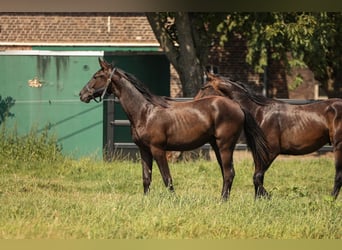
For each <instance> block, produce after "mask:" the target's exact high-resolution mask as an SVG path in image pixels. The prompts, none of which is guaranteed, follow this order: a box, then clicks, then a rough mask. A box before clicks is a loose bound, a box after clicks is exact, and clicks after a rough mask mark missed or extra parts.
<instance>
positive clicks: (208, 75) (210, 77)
mask: <svg viewBox="0 0 342 250" xmlns="http://www.w3.org/2000/svg"><path fill="white" fill-rule="evenodd" d="M206 75H207V80H209V81H210V80H214V79H215V78H216V76H215V75H214V74H211V73H209V72H206Z"/></svg>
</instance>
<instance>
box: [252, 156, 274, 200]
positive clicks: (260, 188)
mask: <svg viewBox="0 0 342 250" xmlns="http://www.w3.org/2000/svg"><path fill="white" fill-rule="evenodd" d="M275 157H276V155H275V156H274V155H270V160H269V162H268V163H267V164H266V165H265V166H261V165H260V164H258V163H256V162H255V171H254V175H253V183H254V189H255V198H261V197H265V198H269V197H270V195H269V194H268V192H267V191H266V189H265V187H264V176H265V173H266V171H267V169H268V168H269V166H270V165H271V163H272V162H273V160H274V159H275Z"/></svg>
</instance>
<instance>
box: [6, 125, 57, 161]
mask: <svg viewBox="0 0 342 250" xmlns="http://www.w3.org/2000/svg"><path fill="white" fill-rule="evenodd" d="M0 148H1V152H0V159H2V160H7V161H9V160H14V161H19V162H21V163H23V162H35V161H49V162H54V161H56V160H58V159H59V158H61V157H62V154H61V150H62V148H61V146H60V145H58V144H57V138H56V137H55V136H54V135H51V134H49V129H48V127H45V128H44V129H43V130H42V131H38V129H37V128H35V127H33V128H31V130H30V131H29V132H28V134H26V135H19V134H18V132H17V128H16V126H14V127H13V128H7V127H6V124H5V123H3V124H2V125H1V126H0Z"/></svg>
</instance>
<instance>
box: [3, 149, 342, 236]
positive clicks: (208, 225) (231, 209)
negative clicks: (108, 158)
mask: <svg viewBox="0 0 342 250" xmlns="http://www.w3.org/2000/svg"><path fill="white" fill-rule="evenodd" d="M57 158H58V157H57ZM235 169H236V178H235V180H234V183H233V188H232V194H231V197H230V200H229V201H228V202H226V203H222V202H221V201H220V190H221V184H222V183H221V176H220V171H219V167H218V166H217V164H216V162H214V161H213V162H211V161H206V160H202V159H199V160H195V161H183V162H178V163H172V164H171V173H172V175H173V179H174V186H175V190H176V193H175V194H170V193H169V192H168V191H167V190H166V189H165V188H164V186H163V184H162V181H161V177H160V174H159V170H158V168H157V166H156V165H154V172H153V182H152V187H151V192H150V194H149V195H148V196H146V197H145V196H143V194H142V180H141V166H140V163H138V162H133V161H127V160H126V161H125V160H118V161H114V162H111V163H106V162H102V161H95V160H94V159H92V158H83V159H80V160H77V161H76V160H72V159H68V158H65V157H60V158H58V159H54V160H52V161H51V159H43V160H33V161H23V160H21V159H6V160H4V158H0V204H1V205H0V238H1V239H342V227H341V221H342V202H341V199H342V196H340V197H339V198H338V199H337V201H332V200H331V198H330V196H329V194H330V192H331V189H332V185H333V176H334V167H333V158H332V157H331V156H321V157H305V158H302V157H282V158H279V159H277V160H276V161H275V162H274V164H273V165H272V166H271V168H270V169H269V171H268V172H267V174H266V177H265V186H266V188H267V189H268V190H269V191H270V193H271V194H272V198H271V199H270V200H257V201H254V188H253V185H252V174H253V164H252V160H251V158H250V155H249V154H248V153H239V154H238V155H236V157H235Z"/></svg>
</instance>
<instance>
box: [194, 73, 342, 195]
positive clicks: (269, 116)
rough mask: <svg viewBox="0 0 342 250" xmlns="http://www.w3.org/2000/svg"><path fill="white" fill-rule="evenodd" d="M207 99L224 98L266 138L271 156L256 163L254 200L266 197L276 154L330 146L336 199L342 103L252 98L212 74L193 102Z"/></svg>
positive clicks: (341, 170)
mask: <svg viewBox="0 0 342 250" xmlns="http://www.w3.org/2000/svg"><path fill="white" fill-rule="evenodd" d="M209 95H216V96H217V95H219V96H226V97H228V98H229V99H232V100H234V101H236V102H237V103H239V104H240V106H241V107H242V108H245V109H248V110H249V111H250V112H251V114H252V115H253V117H254V118H255V120H256V121H257V123H258V124H259V125H260V127H261V129H262V130H263V131H264V133H265V135H266V139H267V143H268V146H269V148H270V152H269V154H268V160H267V162H266V164H262V163H261V162H260V161H256V162H255V173H254V176H253V180H254V186H255V195H256V197H258V196H268V193H267V191H266V190H265V188H264V186H263V183H264V174H265V172H266V170H267V169H268V168H269V166H270V165H271V163H272V162H273V160H274V159H275V158H276V157H277V156H278V155H279V154H288V155H303V154H308V153H311V152H314V151H316V150H318V149H319V148H321V147H322V146H324V145H325V144H326V143H330V144H332V146H333V148H334V154H335V168H336V174H335V184H334V188H333V191H332V196H333V197H334V198H335V199H336V198H337V196H338V194H339V191H340V189H341V185H342V99H328V100H324V101H318V102H314V103H311V104H305V105H292V104H288V103H285V102H283V101H279V100H275V99H272V98H266V97H264V96H261V95H255V94H253V93H252V92H251V91H250V90H249V89H248V88H246V87H245V86H244V85H243V84H241V83H236V82H234V81H231V80H229V79H227V78H224V77H220V76H215V75H212V74H208V82H207V83H206V84H205V86H203V87H202V89H201V90H200V91H199V92H198V93H197V95H196V97H195V99H199V98H203V97H205V96H209ZM228 98H227V99H228Z"/></svg>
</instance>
